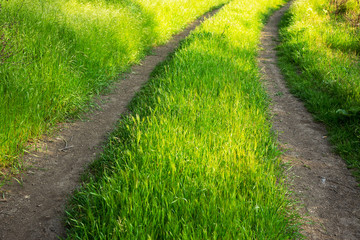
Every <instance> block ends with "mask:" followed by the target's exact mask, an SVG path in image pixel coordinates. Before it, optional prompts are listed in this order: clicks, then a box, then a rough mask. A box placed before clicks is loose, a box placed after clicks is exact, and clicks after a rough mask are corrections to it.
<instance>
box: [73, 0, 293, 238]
mask: <svg viewBox="0 0 360 240" xmlns="http://www.w3.org/2000/svg"><path fill="white" fill-rule="evenodd" d="M283 3H284V1H282V0H272V1H269V0H257V1H250V0H241V1H240V0H234V1H232V2H231V3H230V4H228V5H226V6H225V7H224V8H223V9H221V11H220V12H219V13H218V14H217V15H216V17H214V18H213V19H208V20H207V21H206V22H204V23H203V25H202V26H201V27H200V28H199V29H197V30H196V31H194V32H193V33H192V35H191V36H190V37H189V38H187V39H186V41H184V42H183V44H182V45H181V47H180V49H179V50H178V51H177V52H176V53H175V54H174V55H173V56H172V57H171V59H169V60H168V61H167V62H166V63H164V64H163V65H162V66H159V67H158V69H157V70H156V71H155V73H154V74H153V78H152V79H151V80H150V82H149V83H148V84H147V85H146V86H145V87H144V88H143V89H142V90H141V91H140V93H138V95H137V96H136V98H135V99H134V100H133V102H132V104H131V112H132V113H131V115H128V116H124V117H123V118H122V119H121V121H120V122H119V126H118V129H117V131H115V132H114V133H113V135H112V136H111V138H110V140H109V142H108V146H107V147H106V150H105V152H104V154H103V156H102V157H101V158H100V159H99V160H98V161H96V162H95V163H94V164H93V165H92V166H91V167H90V169H89V172H88V174H87V175H86V177H85V182H84V184H83V187H82V188H81V189H79V190H78V191H77V192H76V193H75V195H74V197H73V199H72V200H71V202H70V204H69V207H68V211H67V214H68V217H67V224H68V227H69V230H68V234H69V235H68V238H69V239H294V238H296V237H299V234H298V229H297V227H298V226H297V222H296V215H295V214H294V213H293V211H292V210H293V209H292V208H293V207H292V204H293V203H292V202H291V201H290V200H289V199H288V196H287V195H288V191H287V189H286V186H285V184H284V183H283V180H282V179H283V175H282V171H281V168H280V161H279V158H278V156H279V151H278V149H277V145H276V137H275V136H274V134H273V133H271V125H270V124H269V115H268V97H267V95H266V93H265V91H264V89H263V86H262V85H261V83H260V80H259V79H260V76H259V73H258V66H257V61H256V55H257V50H258V44H259V37H260V31H261V29H262V26H263V22H264V20H265V18H266V16H268V15H269V14H270V13H271V12H272V10H274V9H275V8H277V7H279V5H280V4H283Z"/></svg>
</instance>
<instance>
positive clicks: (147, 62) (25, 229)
mask: <svg viewBox="0 0 360 240" xmlns="http://www.w3.org/2000/svg"><path fill="white" fill-rule="evenodd" d="M216 11H217V10H215V11H212V12H209V13H207V14H205V15H203V16H202V17H200V18H199V19H197V20H196V21H194V22H193V23H191V24H190V25H189V26H188V27H187V28H186V29H185V30H184V31H183V32H181V33H180V34H178V35H176V36H174V37H173V38H172V39H171V40H170V41H169V42H168V43H167V44H166V45H164V46H160V47H157V48H155V49H153V53H152V55H149V56H147V57H146V58H145V59H144V60H143V61H142V62H141V64H139V65H136V66H134V67H133V68H132V69H131V73H130V74H128V75H127V76H125V78H124V79H123V80H121V81H120V82H118V83H116V84H115V86H114V90H113V92H112V93H111V94H109V95H106V96H103V97H101V99H100V101H99V106H100V109H99V110H95V111H94V112H92V113H89V114H87V115H86V116H84V117H83V119H86V120H84V121H77V122H74V123H64V124H61V127H60V129H59V131H58V132H57V133H56V134H55V135H56V136H55V137H44V139H43V140H42V141H41V143H39V144H38V146H37V147H38V148H39V150H37V151H33V152H31V153H29V154H27V155H26V156H25V157H24V164H25V165H26V166H31V168H28V170H26V172H24V173H23V174H22V176H18V179H22V180H21V182H22V183H21V184H18V183H16V181H14V182H13V183H12V184H8V185H6V186H5V187H3V188H2V189H1V190H2V193H3V195H2V198H1V197H0V198H1V199H0V222H1V224H0V239H3V240H22V239H27V240H31V239H36V240H39V239H47V240H50V239H58V238H59V237H60V238H65V237H66V230H65V226H64V221H63V220H64V217H65V214H64V209H65V204H66V203H67V200H68V198H69V197H70V196H71V193H72V192H73V190H74V189H75V188H76V186H77V185H78V184H79V183H80V175H81V173H82V172H83V171H84V168H85V167H86V166H87V165H88V164H89V163H91V162H92V161H93V160H95V159H96V157H97V156H98V154H99V153H100V152H101V151H102V146H103V143H104V142H105V141H106V137H107V136H108V134H109V133H110V132H111V131H112V130H114V128H115V125H116V123H117V121H118V119H119V117H120V115H122V114H124V113H126V111H127V105H128V103H129V102H130V100H131V99H132V98H133V96H134V94H135V93H136V92H137V91H138V90H139V89H140V88H141V86H142V85H143V84H144V83H145V82H146V81H147V80H148V79H149V75H150V73H151V72H152V71H153V70H154V68H155V67H156V66H157V65H158V64H159V63H160V62H162V61H164V60H165V59H166V57H167V56H168V55H169V54H170V53H171V52H173V51H175V49H176V48H177V47H178V45H179V42H180V41H181V40H182V39H184V38H185V37H186V36H187V35H188V34H189V33H190V31H191V30H193V29H194V28H195V27H196V26H198V25H199V24H200V23H201V22H202V21H203V20H204V19H205V18H209V17H211V16H212V15H214V14H215V13H216Z"/></svg>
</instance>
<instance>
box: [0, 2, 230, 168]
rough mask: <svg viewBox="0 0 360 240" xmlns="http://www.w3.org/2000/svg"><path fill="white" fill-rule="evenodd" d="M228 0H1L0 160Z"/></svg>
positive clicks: (10, 161)
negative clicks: (155, 47) (207, 12)
mask: <svg viewBox="0 0 360 240" xmlns="http://www.w3.org/2000/svg"><path fill="white" fill-rule="evenodd" d="M227 1H228V0H177V1H168V0H151V1H150V0H11V1H7V0H0V4H1V6H2V9H1V12H0V37H1V38H0V48H1V49H0V50H1V52H0V167H6V166H11V165H12V166H14V165H16V163H17V161H16V159H17V156H18V154H19V153H21V152H22V151H23V149H24V146H25V145H26V144H27V143H28V141H31V139H34V138H36V137H38V136H39V135H41V134H43V133H45V132H47V131H48V130H49V128H50V127H51V126H54V124H55V123H57V122H59V121H64V120H65V119H66V118H68V117H71V116H74V115H75V114H77V113H78V112H79V111H80V110H82V109H84V107H86V106H87V104H88V102H89V100H90V99H92V98H93V96H94V95H96V94H98V93H99V92H100V91H102V90H103V89H104V88H105V87H106V86H108V85H109V84H110V83H111V82H112V81H113V80H115V79H116V78H117V76H118V74H119V73H121V72H124V71H125V70H126V69H128V67H129V65H131V64H133V63H136V62H138V61H139V59H141V58H142V57H143V56H144V54H146V52H147V51H148V50H149V48H151V47H152V46H154V45H158V44H162V43H164V42H166V41H167V40H168V39H169V38H170V36H171V35H172V34H174V33H176V32H178V31H180V30H181V28H183V27H184V26H185V25H186V24H187V23H189V22H191V21H192V20H194V19H195V18H196V17H197V16H199V15H201V14H203V13H204V12H206V11H208V10H210V9H212V8H213V7H215V6H219V5H221V4H223V3H226V2H227Z"/></svg>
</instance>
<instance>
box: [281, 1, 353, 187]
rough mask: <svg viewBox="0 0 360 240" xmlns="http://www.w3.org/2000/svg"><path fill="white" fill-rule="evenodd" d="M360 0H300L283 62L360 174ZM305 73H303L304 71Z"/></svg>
mask: <svg viewBox="0 0 360 240" xmlns="http://www.w3.org/2000/svg"><path fill="white" fill-rule="evenodd" d="M359 26H360V4H359V1H357V0H346V1H345V0H344V1H326V0H305V1H295V4H294V5H293V7H292V8H291V10H290V12H289V13H288V14H287V15H286V16H285V17H284V19H283V23H282V29H281V36H282V41H283V43H282V44H281V47H280V55H281V66H283V70H284V71H283V72H284V73H285V75H286V76H287V80H288V83H289V86H290V87H291V90H292V92H293V93H294V94H295V95H297V96H298V97H300V98H301V99H302V100H303V101H304V102H305V104H306V107H307V108H308V109H309V111H310V112H312V113H313V114H314V117H315V119H316V120H318V121H320V122H323V123H325V125H326V127H327V130H328V132H329V137H330V141H331V142H332V143H333V145H334V148H335V151H336V152H337V153H339V154H340V155H341V156H342V157H343V158H344V159H345V160H346V161H347V163H348V166H349V168H352V169H353V173H354V174H355V176H356V177H357V178H358V180H359V179H360V160H359V159H360V64H359V54H360V27H359ZM299 73H300V74H299Z"/></svg>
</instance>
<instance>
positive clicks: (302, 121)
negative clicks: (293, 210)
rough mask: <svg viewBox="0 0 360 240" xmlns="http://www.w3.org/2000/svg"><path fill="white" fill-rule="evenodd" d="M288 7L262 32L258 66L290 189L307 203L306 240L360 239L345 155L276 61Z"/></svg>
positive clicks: (359, 215)
mask: <svg viewBox="0 0 360 240" xmlns="http://www.w3.org/2000/svg"><path fill="white" fill-rule="evenodd" d="M290 4H291V3H288V4H287V5H286V6H285V7H284V8H282V9H281V10H279V11H277V12H276V13H275V14H274V15H272V16H271V17H270V19H269V21H268V23H267V25H266V26H265V28H264V30H263V32H262V38H261V47H262V51H261V53H260V56H259V66H260V68H261V70H262V72H263V75H264V82H265V85H266V88H267V89H268V92H269V94H270V96H271V98H272V107H271V111H272V114H273V122H274V123H273V127H274V130H275V131H276V132H277V133H278V135H279V141H280V144H281V147H282V148H283V149H284V150H285V154H283V156H282V158H283V161H284V162H285V163H289V164H290V166H291V167H290V168H289V169H288V170H287V173H288V176H289V178H290V179H291V184H292V190H293V191H294V193H295V196H296V197H297V198H298V199H299V201H300V203H301V204H302V205H303V207H302V208H301V210H300V211H301V214H302V215H303V216H304V218H305V221H306V224H305V225H304V226H303V234H304V235H305V236H306V237H308V239H324V240H325V239H326V240H329V239H360V204H359V199H360V189H359V187H358V183H357V182H356V181H355V179H354V178H353V177H352V175H351V173H350V172H349V170H348V169H347V168H346V165H345V163H344V162H343V160H342V159H341V158H340V157H339V156H337V155H335V154H334V153H333V152H332V150H331V146H330V144H329V143H328V141H327V139H326V136H327V133H326V129H325V127H324V126H323V125H322V124H320V123H315V122H314V120H313V118H312V116H311V114H310V113H309V112H307V110H306V109H305V107H304V105H303V103H302V102H301V101H300V100H299V99H297V98H295V97H294V96H292V95H291V94H290V92H289V90H288V89H287V87H286V83H285V81H284V77H283V76H282V74H281V71H280V69H279V68H278V66H277V56H276V46H277V44H278V42H279V34H278V24H279V22H280V19H281V17H282V15H283V14H284V12H285V11H286V10H287V9H288V8H289V5H290Z"/></svg>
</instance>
